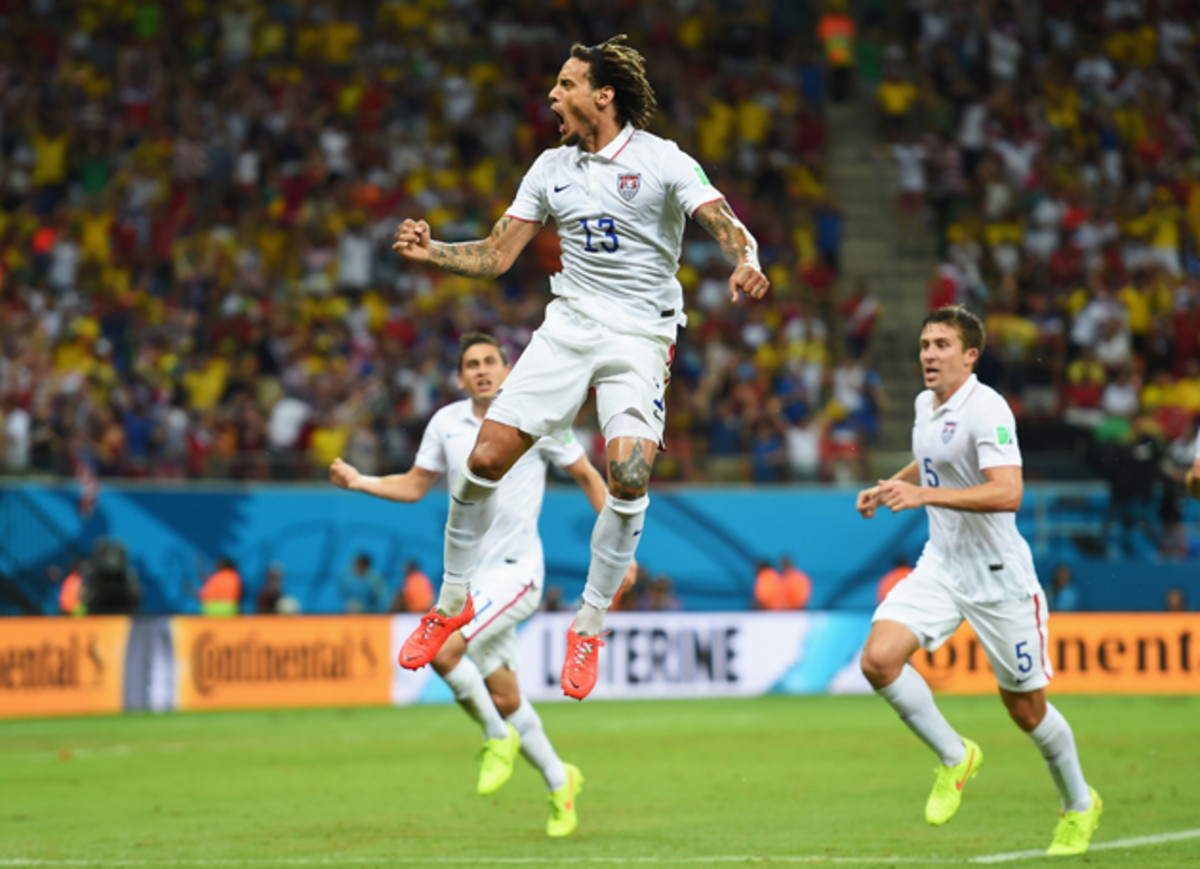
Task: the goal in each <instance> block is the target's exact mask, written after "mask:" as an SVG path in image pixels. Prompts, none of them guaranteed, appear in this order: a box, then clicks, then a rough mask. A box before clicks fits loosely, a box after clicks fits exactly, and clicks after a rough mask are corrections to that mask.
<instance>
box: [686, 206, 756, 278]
mask: <svg viewBox="0 0 1200 869" xmlns="http://www.w3.org/2000/svg"><path fill="white" fill-rule="evenodd" d="M693 217H694V218H695V220H696V222H697V223H699V224H700V225H701V226H703V227H704V228H705V229H706V230H708V234H709V235H711V236H712V237H713V238H715V239H716V240H717V244H719V245H720V246H721V253H723V254H724V255H725V259H726V261H728V262H729V264H730V265H735V266H736V265H738V264H739V263H743V262H748V263H750V264H751V265H753V266H754V267H755V268H757V267H758V242H757V241H755V240H754V236H752V235H751V234H750V233H749V231H748V230H747V229H746V227H745V225H744V224H743V223H742V222H741V221H740V220H738V219H737V215H736V214H734V213H733V209H732V208H730V207H729V203H728V202H726V201H725V200H724V199H722V200H720V201H718V202H710V203H709V204H708V205H705V206H703V207H702V208H700V210H698V211H697V212H696V213H695V215H693Z"/></svg>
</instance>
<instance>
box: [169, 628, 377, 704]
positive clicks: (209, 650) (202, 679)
mask: <svg viewBox="0 0 1200 869" xmlns="http://www.w3.org/2000/svg"><path fill="white" fill-rule="evenodd" d="M171 622H172V623H171V633H172V638H173V647H174V654H175V691H176V695H175V696H176V706H177V708H179V709H185V710H190V709H236V708H259V709H261V708H268V707H281V706H367V705H377V706H382V705H386V704H387V703H388V702H389V700H390V693H391V684H392V663H391V657H390V655H389V649H388V646H389V642H390V631H389V622H388V620H387V619H386V618H378V617H377V618H372V617H370V616H362V617H354V616H346V617H328V618H325V617H320V616H293V617H287V618H280V617H278V616H264V617H254V616H245V617H241V618H229V619H213V618H191V617H183V618H175V619H172V620H171Z"/></svg>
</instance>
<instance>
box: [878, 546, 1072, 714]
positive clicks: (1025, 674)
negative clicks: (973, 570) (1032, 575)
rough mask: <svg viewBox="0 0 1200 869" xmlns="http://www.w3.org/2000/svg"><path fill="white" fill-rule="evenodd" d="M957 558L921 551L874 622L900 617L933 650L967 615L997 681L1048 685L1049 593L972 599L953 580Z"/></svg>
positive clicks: (1026, 687)
mask: <svg viewBox="0 0 1200 869" xmlns="http://www.w3.org/2000/svg"><path fill="white" fill-rule="evenodd" d="M954 564H955V560H954V559H950V558H945V557H942V558H939V557H937V556H936V555H933V554H931V553H929V552H926V553H925V554H923V555H922V556H921V558H920V559H919V560H918V561H917V565H916V567H915V568H914V569H913V572H912V573H910V574H909V575H908V576H906V577H905V578H904V579H902V580H901V581H900V582H899V583H898V584H897V585H896V586H895V588H893V589H892V590H891V592H889V593H888V596H887V597H886V598H884V600H883V603H881V604H880V605H879V606H878V608H877V609H876V610H875V615H874V616H873V617H872V619H871V621H872V623H874V622H877V621H880V620H885V619H886V620H888V621H893V622H899V623H900V624H902V625H904V626H905V627H906V628H908V629H909V630H910V631H912V632H913V633H914V634H916V635H917V638H918V639H919V640H920V641H921V645H922V646H923V647H924V648H926V649H928V650H929V651H931V652H932V651H934V650H936V649H937V648H939V647H940V646H941V645H942V643H944V642H946V640H948V639H949V638H950V636H951V634H953V633H954V632H955V631H956V630H958V626H959V625H961V624H962V622H963V619H966V620H967V621H968V622H970V623H971V627H972V628H974V629H975V635H976V636H977V637H978V638H979V644H980V645H981V646H983V650H984V652H986V653H987V656H988V662H989V663H990V664H991V665H992V672H993V673H995V676H996V684H998V685H999V686H1000V687H1001V688H1004V689H1005V690H1007V691H1016V692H1027V691H1036V690H1037V689H1038V688H1045V687H1046V685H1047V684H1049V682H1050V677H1051V676H1053V675H1054V671H1053V670H1052V669H1051V666H1050V658H1049V655H1048V654H1047V642H1048V639H1047V632H1046V624H1047V619H1048V616H1049V613H1048V611H1047V608H1046V597H1045V595H1043V594H1030V595H1026V596H1024V597H1019V598H1014V599H1011V600H1001V601H989V602H980V601H972V600H968V599H966V598H964V597H963V596H962V595H960V594H958V593H957V592H956V590H955V588H954V586H953V584H952V583H951V581H950V576H952V575H953V571H954V570H955V567H954ZM960 569H961V568H960Z"/></svg>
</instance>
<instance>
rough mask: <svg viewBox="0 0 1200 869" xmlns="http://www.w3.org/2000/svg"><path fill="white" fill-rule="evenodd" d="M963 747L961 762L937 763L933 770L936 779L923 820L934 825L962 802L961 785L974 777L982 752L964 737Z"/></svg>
mask: <svg viewBox="0 0 1200 869" xmlns="http://www.w3.org/2000/svg"><path fill="white" fill-rule="evenodd" d="M963 748H964V749H966V752H967V754H966V756H965V757H964V758H963V759H962V761H961V762H959V763H957V764H955V765H954V766H943V765H940V764H939V765H938V768H937V769H936V770H935V772H936V773H937V780H936V781H935V782H934V783H933V790H932V791H931V792H930V794H929V800H928V801H927V802H926V803H925V820H926V821H928V822H929V823H930V824H933V826H935V827H936V826H939V825H940V824H944V823H946V822H947V821H948V820H950V819H951V818H953V817H954V813H955V812H957V811H958V807H959V805H960V804H961V803H962V790H963V785H965V784H966V783H967V779H969V778H974V777H975V776H976V774H977V773H978V772H979V767H981V766H983V752H982V751H980V750H979V746H978V745H976V744H975V743H973V742H972V741H971V740H969V739H964V740H963Z"/></svg>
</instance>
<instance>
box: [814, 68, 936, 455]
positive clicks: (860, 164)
mask: <svg viewBox="0 0 1200 869" xmlns="http://www.w3.org/2000/svg"><path fill="white" fill-rule="evenodd" d="M859 85H860V87H859V88H858V91H859V93H858V97H857V99H855V100H853V101H849V102H846V103H842V104H835V103H830V104H829V105H828V106H827V118H828V121H829V148H828V151H827V157H826V173H827V174H826V181H827V183H828V186H829V192H830V194H831V195H832V197H833V198H834V200H835V201H836V202H837V203H838V205H839V206H840V208H841V209H842V213H843V215H844V218H845V219H844V222H843V227H844V229H843V238H842V251H841V292H842V294H848V293H849V292H850V291H851V290H852V289H853V288H854V286H855V284H856V283H857V282H858V280H859V279H862V280H865V281H866V282H867V286H868V287H869V288H870V292H871V293H872V294H874V296H875V297H876V298H877V299H878V300H879V303H880V309H881V311H880V316H879V319H878V321H877V323H876V327H875V335H874V339H873V341H872V347H871V363H872V364H873V366H874V368H875V369H876V370H877V371H878V372H879V373H880V374H881V375H882V377H883V383H884V392H885V395H886V396H887V408H886V409H885V411H884V414H883V419H882V431H881V434H880V441H879V444H878V446H877V449H876V461H875V464H876V470H877V472H878V473H880V474H888V475H890V474H891V473H893V472H894V471H895V470H897V469H898V468H899V467H901V466H902V465H904V464H906V463H907V462H908V461H909V460H910V459H911V453H910V451H909V433H910V432H911V430H912V401H913V398H914V396H915V395H916V393H917V392H918V391H919V390H920V388H921V382H920V370H919V368H918V365H917V361H916V356H917V336H918V330H919V328H920V324H921V320H922V319H923V318H924V316H925V313H926V299H927V288H926V286H927V282H928V279H929V276H930V274H931V273H932V271H933V268H934V266H935V265H936V262H937V259H936V248H935V245H934V239H933V237H932V234H931V233H930V232H929V231H928V230H927V229H926V228H925V227H923V226H921V227H916V228H911V227H905V237H904V240H903V241H904V243H903V247H901V233H900V223H899V221H898V219H897V210H896V181H895V171H894V167H893V163H892V160H891V157H890V155H888V154H887V153H886V151H885V150H884V148H883V146H882V144H881V139H880V137H879V135H878V134H877V132H876V119H875V108H874V99H873V98H874V93H873V91H871V90H870V88H869V86H867V84H866V83H863V82H859Z"/></svg>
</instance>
